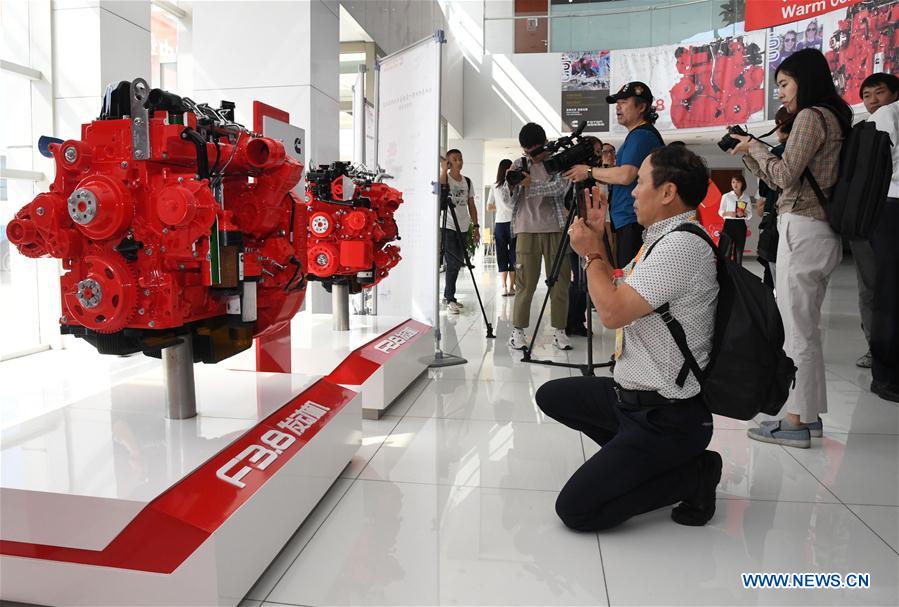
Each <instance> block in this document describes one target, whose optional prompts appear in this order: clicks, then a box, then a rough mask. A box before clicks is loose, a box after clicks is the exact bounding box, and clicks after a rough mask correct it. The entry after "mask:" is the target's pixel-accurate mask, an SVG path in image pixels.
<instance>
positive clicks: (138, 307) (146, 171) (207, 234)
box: [7, 79, 306, 363]
mask: <svg viewBox="0 0 899 607" xmlns="http://www.w3.org/2000/svg"><path fill="white" fill-rule="evenodd" d="M223 105H224V107H223V108H221V109H213V108H210V107H209V106H207V105H197V104H195V103H194V102H192V101H190V100H189V99H186V98H184V99H182V98H180V97H178V96H176V95H173V94H171V93H167V92H165V91H162V90H159V89H153V90H150V89H149V87H148V86H147V83H146V82H145V81H144V80H142V79H138V80H135V81H134V82H133V83H129V82H122V83H120V84H119V85H118V87H116V88H112V87H110V89H109V90H107V93H106V96H105V99H104V103H103V109H102V113H101V117H100V119H98V120H95V121H93V122H91V123H89V124H85V125H83V126H82V133H81V139H80V140H69V141H65V142H63V141H59V140H54V142H53V143H50V144H49V146H47V145H46V141H44V142H43V143H44V147H46V148H47V149H48V152H49V154H52V156H53V157H54V158H55V159H56V179H55V181H54V182H53V184H52V185H51V187H50V191H49V192H48V193H44V194H40V195H38V196H37V198H35V199H34V201H32V202H31V203H30V204H28V205H26V206H25V207H24V208H23V209H21V210H20V211H19V212H18V213H17V214H16V217H15V219H13V220H12V221H11V222H10V223H9V225H8V227H7V234H8V236H9V240H10V242H12V243H13V244H15V245H16V246H17V247H18V249H19V250H20V251H21V252H22V253H23V254H24V255H27V256H29V257H47V256H49V257H57V258H59V259H61V260H62V265H63V268H64V270H65V273H64V274H63V276H62V277H61V279H60V281H61V286H62V318H61V324H62V332H63V333H70V334H74V335H76V336H78V337H82V338H84V339H86V340H87V341H89V342H90V343H92V344H93V345H94V346H95V347H97V349H98V350H99V351H100V352H101V353H109V354H128V353H133V352H139V351H143V352H145V353H146V354H148V355H151V356H159V353H160V350H161V349H162V348H165V347H168V346H170V345H174V344H176V343H179V341H180V339H179V336H182V335H185V334H190V335H191V336H192V338H193V349H194V353H193V355H194V360H195V361H203V362H207V363H212V362H217V361H219V360H222V359H224V358H227V357H228V356H231V355H232V354H235V353H237V352H239V351H241V350H244V349H246V348H249V347H250V345H251V344H252V340H253V338H254V337H258V336H260V335H263V334H265V333H266V332H270V331H275V330H277V329H279V328H280V327H282V326H283V325H284V324H285V323H287V322H288V321H289V320H290V318H291V317H292V316H293V315H294V314H295V313H296V312H297V311H298V310H299V308H300V306H301V304H302V302H303V297H304V294H305V282H304V267H303V266H304V264H305V259H306V229H305V226H306V208H305V206H304V205H302V204H301V203H299V202H298V200H297V199H296V198H295V197H294V195H293V194H291V191H290V190H291V188H293V187H294V186H295V185H296V184H297V183H298V182H299V180H300V177H301V176H302V172H303V167H302V165H301V164H300V163H299V162H297V161H296V160H294V159H293V158H291V157H289V156H287V155H286V154H285V150H284V146H283V145H282V144H281V143H279V142H278V141H275V140H273V139H269V138H266V137H262V136H260V135H258V134H256V133H251V132H249V131H248V130H247V129H245V128H244V127H242V126H240V125H238V124H236V123H234V121H233V104H227V103H223Z"/></svg>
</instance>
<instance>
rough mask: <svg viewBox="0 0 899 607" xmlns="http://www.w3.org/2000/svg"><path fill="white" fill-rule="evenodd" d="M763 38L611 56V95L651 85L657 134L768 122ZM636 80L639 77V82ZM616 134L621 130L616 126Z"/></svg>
mask: <svg viewBox="0 0 899 607" xmlns="http://www.w3.org/2000/svg"><path fill="white" fill-rule="evenodd" d="M764 46H765V35H764V33H763V32H753V33H748V34H742V35H739V36H733V37H728V38H723V39H716V40H712V41H709V42H705V43H692V44H684V45H667V46H660V47H655V48H644V49H633V50H623V51H615V52H613V53H612V90H618V88H620V87H621V86H623V85H624V84H626V83H627V82H628V81H629V80H631V79H640V80H642V81H643V82H645V83H646V84H648V85H649V88H650V89H651V90H652V93H653V95H654V96H655V99H656V101H655V103H656V112H657V113H658V114H659V120H658V122H657V123H656V127H657V128H659V129H672V128H677V129H684V128H699V127H713V126H726V125H731V124H745V123H749V122H758V121H761V120H764V119H765V116H764V109H765V69H764V57H765V55H764V50H763V49H764ZM638 75H639V76H640V77H639V78H638ZM612 130H613V131H617V132H621V131H623V130H624V129H623V127H620V126H617V125H613V127H612Z"/></svg>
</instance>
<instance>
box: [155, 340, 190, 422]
mask: <svg viewBox="0 0 899 607" xmlns="http://www.w3.org/2000/svg"><path fill="white" fill-rule="evenodd" d="M162 369H163V380H164V382H165V416H166V418H168V419H188V418H191V417H195V416H196V415H197V391H196V386H195V385H194V352H193V339H192V338H191V336H190V335H189V334H188V335H183V336H181V343H179V344H176V345H174V346H169V347H168V348H163V350H162Z"/></svg>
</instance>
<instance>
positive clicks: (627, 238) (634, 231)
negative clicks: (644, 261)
mask: <svg viewBox="0 0 899 607" xmlns="http://www.w3.org/2000/svg"><path fill="white" fill-rule="evenodd" d="M642 246H643V226H641V225H640V224H639V223H637V222H636V221H635V222H634V223H629V224H627V225H623V226H621V227H619V228H615V262H616V264H617V265H616V266H615V267H616V268H623V267H624V266H626V265H627V264H629V263H630V262H631V260H632V259H633V258H634V257H636V256H637V253H638V252H639V251H640V247H642Z"/></svg>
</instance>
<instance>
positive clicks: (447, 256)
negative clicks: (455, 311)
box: [441, 228, 465, 301]
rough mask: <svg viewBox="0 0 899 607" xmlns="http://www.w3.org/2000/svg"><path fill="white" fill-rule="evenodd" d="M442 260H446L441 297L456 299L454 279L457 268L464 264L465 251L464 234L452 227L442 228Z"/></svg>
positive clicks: (457, 276)
mask: <svg viewBox="0 0 899 607" xmlns="http://www.w3.org/2000/svg"><path fill="white" fill-rule="evenodd" d="M441 233H442V238H443V252H444V253H443V260H444V261H445V262H446V274H445V278H446V281H445V283H444V285H443V298H444V299H445V300H447V301H456V280H457V279H458V278H459V270H461V269H462V266H463V265H465V251H464V247H465V245H464V244H463V242H464V241H463V240H462V239H463V238H465V234H463V233H462V232H457V231H456V230H454V229H450V228H443V229H442V230H441Z"/></svg>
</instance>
